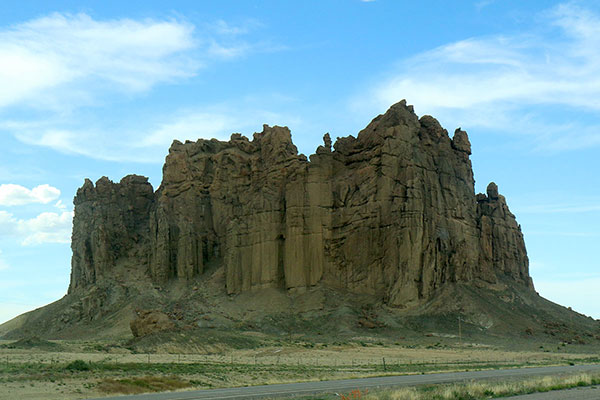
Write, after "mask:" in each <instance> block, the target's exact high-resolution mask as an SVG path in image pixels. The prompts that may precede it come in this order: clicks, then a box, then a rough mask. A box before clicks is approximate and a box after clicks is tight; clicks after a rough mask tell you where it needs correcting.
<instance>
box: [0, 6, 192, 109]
mask: <svg viewBox="0 0 600 400" xmlns="http://www.w3.org/2000/svg"><path fill="white" fill-rule="evenodd" d="M193 32H194V27H193V26H192V25H190V24H188V23H186V22H182V21H177V20H165V21H156V20H143V21H135V20H131V19H118V20H107V21H98V20H94V19H93V18H91V17H90V16H88V15H86V14H77V15H71V14H59V13H55V14H52V15H49V16H46V17H42V18H38V19H34V20H31V21H28V22H25V23H22V24H19V25H15V26H12V27H10V28H8V29H6V28H5V29H3V30H0V59H2V60H3V62H2V64H1V65H0V86H2V88H3V90H2V93H0V107H5V106H9V105H14V104H18V103H22V102H24V101H27V102H28V103H39V102H40V99H42V100H43V101H47V102H50V103H51V102H52V101H58V99H59V98H60V99H64V96H65V94H64V92H67V93H68V95H69V96H74V97H77V98H79V99H81V98H84V97H85V96H86V95H90V92H94V91H96V92H102V91H105V90H106V89H107V86H108V88H110V89H112V90H117V91H126V92H131V91H132V92H138V91H144V90H147V89H149V88H151V87H152V86H154V85H156V84H158V83H160V82H166V81H172V80H174V79H179V78H183V77H189V76H192V75H194V74H195V73H196V71H197V70H198V68H199V67H200V65H201V64H200V62H199V60H198V59H194V58H193V57H191V56H190V51H191V50H192V49H193V48H194V47H195V46H196V43H195V40H194V36H193ZM58 89H61V90H58ZM61 93H63V95H61Z"/></svg>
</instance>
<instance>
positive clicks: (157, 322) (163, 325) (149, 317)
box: [129, 311, 175, 337]
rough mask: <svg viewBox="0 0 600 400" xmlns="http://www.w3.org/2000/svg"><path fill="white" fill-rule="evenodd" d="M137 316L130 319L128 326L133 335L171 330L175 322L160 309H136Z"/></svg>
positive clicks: (138, 335)
mask: <svg viewBox="0 0 600 400" xmlns="http://www.w3.org/2000/svg"><path fill="white" fill-rule="evenodd" d="M137 314H138V315H137V317H136V318H135V319H133V320H131V322H130V324H129V326H130V328H131V333H132V334H133V336H135V337H142V336H146V335H149V334H151V333H154V332H159V331H164V330H171V329H173V328H175V323H174V322H173V321H171V319H169V316H168V315H167V314H165V313H163V312H160V311H138V313H137Z"/></svg>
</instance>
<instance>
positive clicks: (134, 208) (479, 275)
mask: <svg viewBox="0 0 600 400" xmlns="http://www.w3.org/2000/svg"><path fill="white" fill-rule="evenodd" d="M323 140H324V144H323V145H322V146H319V147H318V148H317V151H316V154H313V155H311V156H310V161H309V160H307V158H306V157H305V156H304V155H302V154H298V151H297V148H296V146H294V144H293V143H292V140H291V134H290V131H289V129H288V128H286V127H278V126H274V127H269V126H266V125H265V126H264V128H263V131H262V132H260V133H255V134H254V137H253V138H252V140H249V139H248V138H246V137H244V136H242V135H240V134H233V135H231V139H230V140H229V141H228V142H222V141H218V140H216V139H211V140H204V139H200V140H198V141H197V142H190V141H187V142H185V143H181V142H179V141H174V142H173V144H172V146H171V148H170V149H169V154H168V156H167V158H166V163H165V165H164V167H163V181H162V184H161V186H160V188H159V189H158V190H156V191H154V190H153V188H152V186H151V185H150V184H149V183H148V180H147V178H144V177H141V176H135V175H130V176H127V177H125V178H123V179H122V180H121V182H120V183H113V182H111V181H109V180H108V179H107V178H101V179H100V180H99V181H98V182H96V184H95V185H94V184H93V183H92V182H91V181H89V180H86V182H85V184H84V185H83V187H81V188H80V189H79V190H78V191H77V195H76V197H75V200H74V203H75V217H74V221H73V241H72V249H73V258H72V272H71V283H70V287H69V296H73V295H77V294H78V293H79V294H80V295H81V294H83V293H86V292H89V290H90V288H94V287H96V286H98V285H100V286H105V285H106V283H107V282H110V281H111V280H114V279H115V276H123V277H125V279H127V277H128V276H130V277H131V276H135V278H130V279H142V280H144V279H147V280H149V281H150V280H151V281H152V283H153V285H154V287H158V288H160V287H166V286H167V285H168V284H170V283H172V282H180V283H181V282H183V283H185V282H188V281H192V280H198V279H203V277H207V279H208V276H209V272H210V273H214V271H221V273H222V274H223V275H224V277H225V278H224V279H222V280H221V281H220V282H222V283H221V288H222V289H224V290H226V292H227V293H229V294H239V293H242V292H247V291H256V290H261V289H264V288H278V289H281V290H287V291H289V292H298V291H304V290H306V289H307V288H310V287H313V286H325V287H331V288H338V289H344V290H346V291H349V292H350V293H361V294H363V293H364V294H370V295H374V296H377V297H379V298H380V299H381V301H383V302H384V303H386V304H388V305H390V306H394V307H400V308H403V307H409V306H412V305H415V304H419V303H421V302H423V301H425V300H428V299H430V298H431V297H432V296H434V294H435V292H436V289H438V288H440V287H442V286H443V285H445V284H447V283H452V282H462V283H469V284H471V283H472V284H477V285H478V286H481V285H482V284H483V285H487V284H490V285H491V284H494V283H496V282H497V281H498V280H502V281H503V282H506V281H509V282H512V283H513V284H515V285H520V286H523V287H528V288H530V289H532V290H533V284H532V281H531V278H530V276H529V267H528V259H527V254H526V250H525V245H524V242H523V235H522V233H521V229H520V226H519V225H518V224H517V222H516V220H515V217H514V215H513V214H511V212H510V211H509V209H508V207H507V205H506V201H505V199H504V197H503V196H502V195H500V194H498V187H497V186H496V185H495V184H494V183H490V185H489V186H488V188H487V194H477V195H476V194H475V192H474V180H473V172H472V169H471V161H470V159H469V155H470V154H471V145H470V142H469V139H468V137H467V133H466V132H464V131H462V130H460V129H457V130H456V131H455V132H454V135H453V137H452V138H450V137H449V136H448V132H447V131H446V130H445V129H443V128H442V127H441V126H440V124H439V123H438V121H437V120H435V119H434V118H432V117H431V116H423V117H421V118H418V116H417V115H416V114H415V113H414V111H413V108H412V106H407V105H406V102H405V101H401V102H400V103H397V104H395V105H393V106H392V107H391V108H390V109H389V110H388V111H387V112H386V113H385V114H383V115H379V116H378V117H377V118H375V119H374V120H373V121H372V122H371V123H370V124H369V125H368V126H367V127H366V128H365V129H363V130H362V131H361V132H360V133H359V134H358V137H353V136H349V137H344V138H339V139H338V140H337V141H336V142H335V144H334V145H333V149H332V146H331V139H330V137H329V135H328V134H326V135H325V136H324V138H323ZM124 272H127V273H124ZM69 296H67V297H69Z"/></svg>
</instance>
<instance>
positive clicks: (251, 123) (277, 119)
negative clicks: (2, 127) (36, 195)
mask: <svg viewBox="0 0 600 400" xmlns="http://www.w3.org/2000/svg"><path fill="white" fill-rule="evenodd" d="M281 121H286V123H294V122H298V121H299V119H298V117H296V116H293V115H283V114H279V113H272V112H269V111H266V110H264V109H260V108H256V107H254V106H250V105H247V104H246V102H243V104H222V105H215V106H211V107H205V108H203V109H188V110H182V111H180V112H178V113H175V114H174V115H172V116H162V117H161V118H155V119H154V120H152V121H146V123H145V124H143V125H142V124H140V125H139V126H136V127H131V128H129V129H125V128H124V129H123V130H122V131H121V132H118V133H114V132H110V131H108V129H106V130H103V129H102V128H101V127H97V128H95V129H91V128H89V127H88V128H85V127H76V128H70V129H56V128H54V125H53V124H52V125H50V126H47V127H43V126H40V125H38V126H36V127H35V129H22V130H21V131H20V133H18V134H16V137H17V138H18V139H19V140H20V141H22V142H24V143H26V144H29V145H35V146H43V147H48V148H51V149H54V150H56V151H59V152H61V153H65V154H74V155H81V156H85V157H90V158H95V159H101V160H108V161H119V162H130V161H133V162H142V163H162V162H163V161H164V155H165V154H166V152H167V150H168V148H169V146H170V144H171V143H172V142H173V140H175V139H177V140H180V141H185V140H193V141H196V140H198V139H199V138H204V139H211V138H216V139H219V140H229V137H230V135H231V134H232V133H234V132H240V133H246V134H251V133H252V132H255V131H257V130H260V129H261V128H262V124H263V123H267V124H272V125H273V124H277V123H281ZM107 138H111V140H107ZM92 143H93V145H90V144H92Z"/></svg>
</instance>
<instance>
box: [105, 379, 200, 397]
mask: <svg viewBox="0 0 600 400" xmlns="http://www.w3.org/2000/svg"><path fill="white" fill-rule="evenodd" d="M190 386H192V384H191V383H190V382H189V381H184V380H181V379H179V378H178V377H176V376H169V377H160V376H142V377H136V378H124V379H103V380H102V381H100V383H98V390H99V391H100V392H102V393H106V394H139V393H148V392H166V391H173V390H177V389H184V388H188V387H190Z"/></svg>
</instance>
